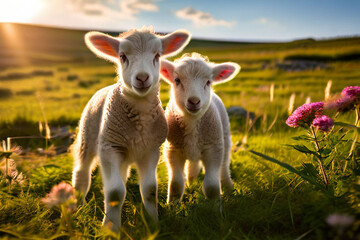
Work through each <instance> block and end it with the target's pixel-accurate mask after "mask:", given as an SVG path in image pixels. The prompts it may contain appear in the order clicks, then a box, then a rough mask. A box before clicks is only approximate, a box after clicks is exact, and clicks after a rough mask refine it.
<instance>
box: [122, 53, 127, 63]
mask: <svg viewBox="0 0 360 240" xmlns="http://www.w3.org/2000/svg"><path fill="white" fill-rule="evenodd" d="M120 59H121V62H122V63H126V62H127V60H128V59H127V57H126V55H125V54H124V53H121V54H120Z"/></svg>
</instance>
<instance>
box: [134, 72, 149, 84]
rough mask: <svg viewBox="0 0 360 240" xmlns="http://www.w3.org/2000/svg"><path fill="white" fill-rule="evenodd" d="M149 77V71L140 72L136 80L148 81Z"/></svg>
mask: <svg viewBox="0 0 360 240" xmlns="http://www.w3.org/2000/svg"><path fill="white" fill-rule="evenodd" d="M148 79H149V74H147V73H138V75H136V80H138V81H141V82H143V83H144V82H146V81H147V80H148Z"/></svg>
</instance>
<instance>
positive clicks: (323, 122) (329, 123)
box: [312, 115, 334, 132]
mask: <svg viewBox="0 0 360 240" xmlns="http://www.w3.org/2000/svg"><path fill="white" fill-rule="evenodd" d="M312 126H314V127H317V128H318V129H320V130H321V131H323V132H327V131H329V130H330V129H331V128H332V127H333V126H334V120H333V119H332V118H329V117H328V116H326V115H322V116H317V117H316V118H315V119H314V120H313V122H312Z"/></svg>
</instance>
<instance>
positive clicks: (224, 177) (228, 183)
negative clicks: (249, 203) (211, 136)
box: [220, 136, 234, 193]
mask: <svg viewBox="0 0 360 240" xmlns="http://www.w3.org/2000/svg"><path fill="white" fill-rule="evenodd" d="M230 156H231V139H230V136H228V137H226V138H225V144H224V158H223V162H222V165H221V173H220V174H221V188H222V192H223V193H226V192H231V191H232V190H233V189H234V184H233V182H232V180H231V174H230Z"/></svg>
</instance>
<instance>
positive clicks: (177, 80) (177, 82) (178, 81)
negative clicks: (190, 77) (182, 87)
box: [175, 78, 181, 86]
mask: <svg viewBox="0 0 360 240" xmlns="http://www.w3.org/2000/svg"><path fill="white" fill-rule="evenodd" d="M175 83H176V86H179V84H180V83H181V82H180V79H179V78H175Z"/></svg>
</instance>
